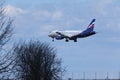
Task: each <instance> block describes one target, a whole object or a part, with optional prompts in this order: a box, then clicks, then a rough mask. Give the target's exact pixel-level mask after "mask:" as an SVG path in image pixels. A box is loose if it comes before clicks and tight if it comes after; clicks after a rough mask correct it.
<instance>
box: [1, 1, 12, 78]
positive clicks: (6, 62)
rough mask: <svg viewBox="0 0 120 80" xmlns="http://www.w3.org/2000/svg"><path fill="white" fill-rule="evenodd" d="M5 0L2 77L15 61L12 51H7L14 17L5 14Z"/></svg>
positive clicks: (2, 12)
mask: <svg viewBox="0 0 120 80" xmlns="http://www.w3.org/2000/svg"><path fill="white" fill-rule="evenodd" d="M3 1H4V0H1V1H0V79H1V78H3V77H4V76H5V75H6V73H8V72H9V71H10V69H11V68H12V66H11V64H12V63H13V60H12V55H11V54H10V51H8V50H7V51H6V49H5V48H6V45H7V42H8V41H9V40H10V38H11V36H12V32H13V28H12V23H13V19H11V18H10V17H8V16H7V15H5V7H3V3H4V2H3Z"/></svg>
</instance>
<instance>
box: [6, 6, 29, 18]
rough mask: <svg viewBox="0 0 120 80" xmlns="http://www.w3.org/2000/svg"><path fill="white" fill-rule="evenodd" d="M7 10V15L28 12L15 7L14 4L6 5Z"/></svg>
mask: <svg viewBox="0 0 120 80" xmlns="http://www.w3.org/2000/svg"><path fill="white" fill-rule="evenodd" d="M5 12H6V15H8V16H12V17H13V16H17V15H19V14H25V13H27V11H26V10H23V9H21V8H17V7H14V6H12V5H7V6H5Z"/></svg>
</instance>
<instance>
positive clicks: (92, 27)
mask: <svg viewBox="0 0 120 80" xmlns="http://www.w3.org/2000/svg"><path fill="white" fill-rule="evenodd" d="M94 22H95V19H93V20H92V21H91V22H90V24H89V25H88V27H87V30H91V31H93V29H94Z"/></svg>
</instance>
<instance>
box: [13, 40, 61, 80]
mask: <svg viewBox="0 0 120 80" xmlns="http://www.w3.org/2000/svg"><path fill="white" fill-rule="evenodd" d="M14 55H16V59H17V60H16V67H15V69H16V72H17V77H19V79H22V80H60V79H61V72H62V71H63V70H62V67H61V59H58V58H57V56H56V51H55V49H54V48H52V47H50V45H49V44H46V43H41V42H40V41H32V40H31V41H30V42H28V43H26V42H22V43H20V44H18V45H16V46H15V48H14Z"/></svg>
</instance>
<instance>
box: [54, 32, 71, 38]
mask: <svg viewBox="0 0 120 80" xmlns="http://www.w3.org/2000/svg"><path fill="white" fill-rule="evenodd" d="M56 33H57V34H59V35H61V36H63V37H64V38H70V36H68V35H66V34H64V33H61V32H56Z"/></svg>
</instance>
